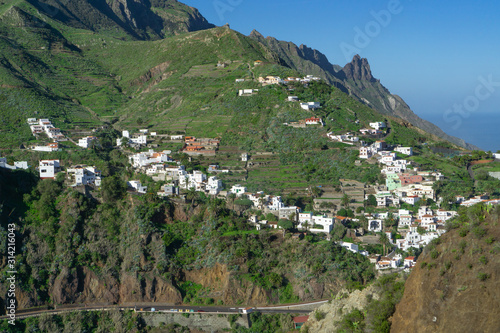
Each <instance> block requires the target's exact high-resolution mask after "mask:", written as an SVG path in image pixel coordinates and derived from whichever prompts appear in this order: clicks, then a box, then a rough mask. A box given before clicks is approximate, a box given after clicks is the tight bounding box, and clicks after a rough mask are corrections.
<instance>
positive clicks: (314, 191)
mask: <svg viewBox="0 0 500 333" xmlns="http://www.w3.org/2000/svg"><path fill="white" fill-rule="evenodd" d="M311 192H312V194H313V196H315V197H316V198H318V197H320V196H321V195H322V194H323V190H322V189H321V187H318V186H314V187H313V188H312V189H311Z"/></svg>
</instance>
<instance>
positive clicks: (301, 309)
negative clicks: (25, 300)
mask: <svg viewBox="0 0 500 333" xmlns="http://www.w3.org/2000/svg"><path fill="white" fill-rule="evenodd" d="M326 302H327V301H318V302H311V303H300V304H289V305H280V306H269V307H256V308H254V311H259V312H261V313H297V314H307V313H310V312H312V311H313V310H312V309H308V308H310V307H313V308H314V307H318V306H320V305H321V304H323V303H326ZM243 308H244V307H241V306H240V307H229V306H181V305H168V304H152V303H150V304H147V306H145V305H136V306H134V305H89V306H85V305H83V306H82V305H77V306H72V305H68V306H60V307H58V308H57V309H50V310H49V309H26V310H19V311H17V313H16V319H24V318H28V317H37V316H40V315H42V314H60V313H64V312H73V311H113V310H119V311H124V310H136V311H139V312H153V309H154V312H169V313H200V314H234V313H239V312H241V309H243ZM3 319H9V317H8V316H0V320H3Z"/></svg>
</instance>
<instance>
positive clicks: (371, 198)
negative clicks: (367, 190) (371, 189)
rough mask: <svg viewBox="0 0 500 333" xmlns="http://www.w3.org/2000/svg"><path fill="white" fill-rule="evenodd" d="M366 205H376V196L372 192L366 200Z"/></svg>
mask: <svg viewBox="0 0 500 333" xmlns="http://www.w3.org/2000/svg"><path fill="white" fill-rule="evenodd" d="M366 205H367V206H373V207H375V206H377V198H376V197H375V196H374V195H373V194H370V195H369V196H368V199H367V200H366Z"/></svg>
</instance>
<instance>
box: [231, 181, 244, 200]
mask: <svg viewBox="0 0 500 333" xmlns="http://www.w3.org/2000/svg"><path fill="white" fill-rule="evenodd" d="M230 191H231V193H233V194H236V196H237V197H240V196H242V195H243V194H245V193H246V191H247V188H246V187H245V186H241V185H240V184H236V185H233V187H231V190H230Z"/></svg>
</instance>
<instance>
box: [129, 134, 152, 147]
mask: <svg viewBox="0 0 500 333" xmlns="http://www.w3.org/2000/svg"><path fill="white" fill-rule="evenodd" d="M130 141H131V142H133V143H135V144H138V145H145V144H147V143H148V137H147V135H145V134H140V135H137V136H135V137H133V138H131V139H130Z"/></svg>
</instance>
